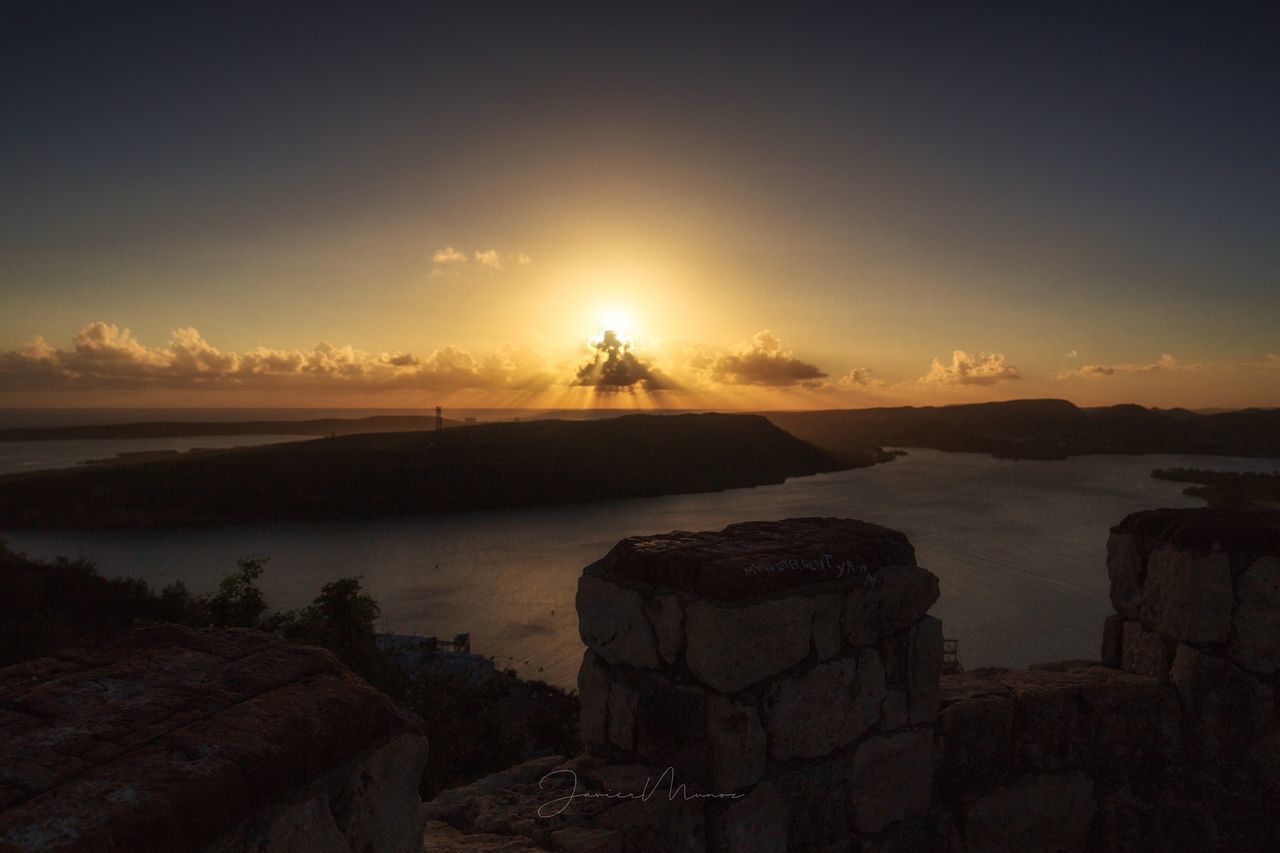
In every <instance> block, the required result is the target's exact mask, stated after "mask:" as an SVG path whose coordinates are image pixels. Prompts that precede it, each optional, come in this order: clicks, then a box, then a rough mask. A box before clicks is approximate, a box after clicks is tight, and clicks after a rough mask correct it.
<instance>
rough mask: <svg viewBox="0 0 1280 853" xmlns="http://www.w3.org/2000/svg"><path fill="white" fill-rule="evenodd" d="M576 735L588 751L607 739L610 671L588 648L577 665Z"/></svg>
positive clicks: (602, 743)
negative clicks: (579, 664)
mask: <svg viewBox="0 0 1280 853" xmlns="http://www.w3.org/2000/svg"><path fill="white" fill-rule="evenodd" d="M578 734H579V736H580V737H581V738H582V744H583V746H585V747H586V748H587V749H588V750H590V749H591V748H592V747H596V746H601V745H604V744H606V743H608V742H609V670H608V668H607V667H606V666H605V665H604V664H602V663H601V662H600V659H599V658H598V657H596V654H595V652H593V651H591V649H587V650H586V651H585V652H583V653H582V665H581V666H579V667H578Z"/></svg>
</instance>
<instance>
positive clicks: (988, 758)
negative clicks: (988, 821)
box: [938, 695, 1014, 802]
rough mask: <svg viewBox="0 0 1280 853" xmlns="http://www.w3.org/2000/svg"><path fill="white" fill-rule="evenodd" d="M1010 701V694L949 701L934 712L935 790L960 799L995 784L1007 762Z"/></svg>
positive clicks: (985, 789) (982, 791) (971, 795)
mask: <svg viewBox="0 0 1280 853" xmlns="http://www.w3.org/2000/svg"><path fill="white" fill-rule="evenodd" d="M1013 715H1014V703H1013V700H1012V698H1011V697H1010V696H1007V695H1005V696H979V697H974V698H969V699H963V700H961V701H959V702H953V703H951V704H950V705H948V706H947V707H946V708H944V709H943V710H942V713H941V714H939V716H938V733H939V734H940V735H941V754H940V755H939V763H938V773H939V778H938V790H939V792H940V794H941V795H942V796H943V797H945V798H946V799H948V800H950V801H953V802H963V801H965V800H969V799H972V798H973V797H975V796H977V795H979V794H981V793H984V792H986V791H989V790H991V789H993V788H995V787H997V786H998V785H999V784H1000V783H1001V782H1002V781H1003V780H1004V778H1005V776H1006V775H1007V774H1008V772H1009V770H1010V767H1011V763H1012V757H1011V752H1010V748H1011V740H1012V737H1013Z"/></svg>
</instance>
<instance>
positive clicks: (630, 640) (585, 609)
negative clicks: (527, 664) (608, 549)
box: [577, 574, 662, 669]
mask: <svg viewBox="0 0 1280 853" xmlns="http://www.w3.org/2000/svg"><path fill="white" fill-rule="evenodd" d="M577 608H578V633H579V634H580V635H581V636H582V642H583V643H585V644H586V646H587V648H589V649H591V650H592V651H593V652H595V653H596V654H598V655H599V656H600V657H601V658H603V659H604V660H605V661H607V662H609V663H611V664H615V665H616V664H627V665H628V666H635V667H641V668H644V669H657V668H658V667H659V666H661V665H662V662H661V660H659V658H658V643H657V638H656V637H655V636H654V633H653V626H652V624H650V622H649V617H648V616H646V615H645V607H644V599H643V598H642V597H641V596H640V593H638V592H636V591H635V590H633V589H627V588H626V587H621V586H618V585H616V584H612V583H609V582H608V581H605V580H601V579H600V578H598V577H594V576H592V575H587V574H584V575H582V577H580V578H578V597H577Z"/></svg>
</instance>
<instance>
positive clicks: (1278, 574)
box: [1228, 557, 1280, 674]
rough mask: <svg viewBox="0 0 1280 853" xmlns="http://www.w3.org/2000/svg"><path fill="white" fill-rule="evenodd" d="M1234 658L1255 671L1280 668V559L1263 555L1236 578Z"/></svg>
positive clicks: (1233, 636) (1231, 647)
mask: <svg viewBox="0 0 1280 853" xmlns="http://www.w3.org/2000/svg"><path fill="white" fill-rule="evenodd" d="M1231 628H1232V630H1231V644H1230V647H1229V649H1228V654H1229V655H1230V657H1231V659H1232V660H1234V661H1235V662H1236V663H1238V664H1239V665H1240V666H1242V667H1244V668H1245V669H1247V670H1249V671H1251V672H1257V673H1267V674H1269V673H1273V672H1275V671H1276V670H1277V669H1280V559H1277V558H1276V557H1260V558H1259V559H1257V560H1255V561H1254V562H1253V564H1252V565H1250V566H1249V567H1248V568H1247V569H1245V570H1244V571H1243V572H1242V573H1241V574H1240V578H1239V580H1238V581H1237V582H1236V600H1235V612H1234V613H1233V614H1232V617H1231Z"/></svg>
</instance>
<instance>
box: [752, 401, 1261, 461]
mask: <svg viewBox="0 0 1280 853" xmlns="http://www.w3.org/2000/svg"><path fill="white" fill-rule="evenodd" d="M763 414H764V415H765V416H766V417H768V418H769V420H771V421H773V422H774V423H775V424H777V425H778V426H780V427H782V428H783V429H785V430H786V431H787V432H789V433H791V434H792V435H795V436H797V437H798V438H802V439H804V440H805V441H809V442H812V443H813V444H815V445H817V446H818V447H821V448H823V449H824V450H826V451H828V452H829V453H836V454H840V453H848V452H852V451H855V450H857V449H859V448H866V447H874V446H883V447H895V446H896V447H927V448H932V449H936V450H948V451H957V452H971V453H990V454H992V455H994V456H997V457H1002V458H1009V459H1065V458H1066V457H1068V456H1077V455H1083V454H1095V453H1123V454H1142V453H1180V454H1185V453H1203V454H1214V455H1227V456H1280V409H1246V410H1243V411H1234V412H1221V413H1217V414H1208V415H1202V414H1196V413H1195V412H1192V411H1189V410H1187V409H1172V410H1161V409H1147V408H1143V407H1142V406H1137V405H1132V404H1128V405H1119V406H1107V407H1104V408H1093V409H1082V408H1080V407H1079V406H1076V405H1075V404H1074V403H1071V402H1069V401H1067V400H1010V401H1006V402H998V403H971V404H964V405H956V406H926V407H915V406H902V407H897V408H876V409H832V410H826V411H817V412H765V413H763Z"/></svg>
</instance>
